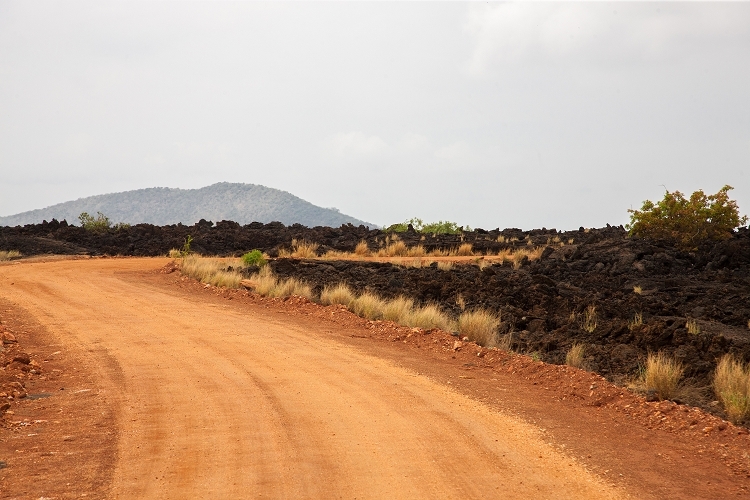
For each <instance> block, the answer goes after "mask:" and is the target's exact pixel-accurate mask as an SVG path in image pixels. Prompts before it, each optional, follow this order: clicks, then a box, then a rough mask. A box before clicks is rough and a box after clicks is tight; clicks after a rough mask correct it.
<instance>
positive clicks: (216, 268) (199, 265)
mask: <svg viewBox="0 0 750 500" xmlns="http://www.w3.org/2000/svg"><path fill="white" fill-rule="evenodd" d="M229 264H230V262H228V261H227V259H210V258H204V257H199V256H197V255H186V256H185V257H183V259H182V262H181V263H180V271H181V272H182V274H184V275H185V276H189V277H191V278H195V279H197V280H198V281H200V282H201V283H206V284H209V285H214V286H219V287H227V288H238V287H239V286H240V281H242V275H241V274H240V273H238V272H236V271H228V270H227V267H229ZM236 264H239V263H236Z"/></svg>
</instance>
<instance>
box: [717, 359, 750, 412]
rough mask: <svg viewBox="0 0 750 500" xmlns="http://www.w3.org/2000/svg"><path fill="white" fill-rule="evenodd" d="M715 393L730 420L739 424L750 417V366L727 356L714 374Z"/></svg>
mask: <svg viewBox="0 0 750 500" xmlns="http://www.w3.org/2000/svg"><path fill="white" fill-rule="evenodd" d="M713 386H714V392H715V393H716V396H717V397H718V398H719V401H721V403H722V405H723V406H724V411H726V413H727V416H728V417H729V420H731V421H732V422H734V423H738V422H740V421H742V420H745V419H746V418H748V417H750V366H748V365H747V364H746V363H743V362H742V361H740V360H738V359H736V358H734V357H733V356H732V355H725V356H723V357H722V358H721V359H720V360H719V363H718V365H717V366H716V371H715V372H714V383H713Z"/></svg>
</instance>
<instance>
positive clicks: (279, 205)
mask: <svg viewBox="0 0 750 500" xmlns="http://www.w3.org/2000/svg"><path fill="white" fill-rule="evenodd" d="M81 212H88V213H89V214H91V215H93V216H96V213H97V212H101V213H103V214H104V215H106V216H107V217H109V219H110V220H111V221H112V222H127V223H129V224H138V223H142V222H146V223H150V224H155V225H159V226H164V225H167V224H177V223H178V222H182V223H183V224H186V225H192V224H194V223H196V222H198V221H199V220H200V219H206V220H210V221H213V222H218V221H221V220H233V221H235V222H238V223H240V224H249V223H251V222H265V223H267V222H273V221H279V222H283V223H284V224H286V225H291V224H294V223H299V224H302V225H304V226H308V227H313V226H329V227H339V226H341V225H342V224H346V223H351V224H354V225H355V226H358V225H360V224H363V225H365V226H370V227H371V228H376V227H377V226H376V225H375V224H372V223H369V222H365V221H361V220H359V219H355V218H354V217H350V216H348V215H345V214H342V213H340V212H339V211H338V210H337V209H334V208H323V207H319V206H316V205H313V204H312V203H310V202H307V201H305V200H303V199H301V198H298V197H296V196H294V195H293V194H291V193H287V192H286V191H281V190H278V189H273V188H268V187H265V186H259V185H256V184H238V183H229V182H220V183H218V184H213V185H211V186H206V187H204V188H200V189H176V188H148V189H136V190H133V191H124V192H122V193H111V194H102V195H98V196H89V197H88V198H79V199H77V200H75V201H68V202H65V203H58V204H57V205H52V206H51V207H47V208H41V209H38V210H31V211H29V212H23V213H20V214H16V215H9V216H7V217H0V226H17V225H24V224H36V223H40V222H42V220H47V221H50V220H52V219H57V220H60V221H61V220H63V219H66V220H67V221H68V222H69V223H73V224H78V216H79V215H80V214H81Z"/></svg>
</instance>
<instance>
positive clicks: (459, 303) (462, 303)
mask: <svg viewBox="0 0 750 500" xmlns="http://www.w3.org/2000/svg"><path fill="white" fill-rule="evenodd" d="M456 305H457V306H458V308H459V309H461V310H462V311H465V310H466V299H464V296H463V295H461V294H460V293H459V294H457V295H456Z"/></svg>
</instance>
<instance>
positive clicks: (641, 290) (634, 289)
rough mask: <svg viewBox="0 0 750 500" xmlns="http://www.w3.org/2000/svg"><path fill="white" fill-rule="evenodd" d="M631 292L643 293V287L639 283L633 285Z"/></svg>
mask: <svg viewBox="0 0 750 500" xmlns="http://www.w3.org/2000/svg"><path fill="white" fill-rule="evenodd" d="M633 293H634V294H636V295H640V294H642V293H643V288H641V286H640V285H635V286H634V287H633Z"/></svg>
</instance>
